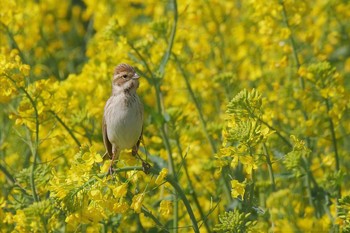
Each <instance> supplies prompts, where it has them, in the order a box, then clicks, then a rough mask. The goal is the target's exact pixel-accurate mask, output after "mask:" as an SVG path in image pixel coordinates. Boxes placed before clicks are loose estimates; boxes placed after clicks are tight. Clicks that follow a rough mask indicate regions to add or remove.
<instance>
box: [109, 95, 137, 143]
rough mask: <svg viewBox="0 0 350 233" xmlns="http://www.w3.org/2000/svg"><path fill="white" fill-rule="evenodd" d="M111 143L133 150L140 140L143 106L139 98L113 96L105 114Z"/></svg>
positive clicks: (134, 96) (135, 96) (133, 96)
mask: <svg viewBox="0 0 350 233" xmlns="http://www.w3.org/2000/svg"><path fill="white" fill-rule="evenodd" d="M104 116H105V120H106V127H107V136H108V139H109V141H110V142H111V143H112V144H113V145H114V146H116V147H118V148H119V149H129V148H132V147H133V146H134V145H135V144H136V143H137V141H138V140H139V138H140V135H141V132H142V124H143V106H142V104H141V102H140V99H139V98H138V96H137V95H136V94H135V95H131V96H125V95H119V96H112V97H110V98H109V100H108V101H107V103H106V106H105V112H104Z"/></svg>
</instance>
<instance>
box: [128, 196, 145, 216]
mask: <svg viewBox="0 0 350 233" xmlns="http://www.w3.org/2000/svg"><path fill="white" fill-rule="evenodd" d="M144 198H145V193H141V194H137V195H135V196H134V197H133V198H132V204H131V206H130V208H131V209H133V210H134V211H135V212H136V213H141V207H142V202H143V199H144Z"/></svg>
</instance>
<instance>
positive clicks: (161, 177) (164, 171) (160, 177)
mask: <svg viewBox="0 0 350 233" xmlns="http://www.w3.org/2000/svg"><path fill="white" fill-rule="evenodd" d="M167 174H168V169H167V168H163V169H162V170H161V171H160V173H159V175H158V176H157V179H156V181H155V183H156V184H157V185H160V184H161V183H163V180H164V178H165V177H166V175H167Z"/></svg>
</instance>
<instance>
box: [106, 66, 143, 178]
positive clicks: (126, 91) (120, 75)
mask: <svg viewBox="0 0 350 233" xmlns="http://www.w3.org/2000/svg"><path fill="white" fill-rule="evenodd" d="M139 78H140V76H139V75H138V74H137V73H136V70H135V69H134V67H132V66H130V65H128V64H125V63H122V64H119V65H118V66H116V67H115V69H114V74H113V79H112V94H111V96H110V97H109V99H108V100H107V102H106V104H105V107H104V113H103V123H102V135H103V142H104V145H105V148H106V154H108V156H109V158H110V159H111V164H110V167H109V172H110V173H111V174H112V173H113V163H114V161H115V160H118V159H119V155H120V152H121V151H122V150H124V149H132V155H134V156H135V155H138V150H139V146H140V142H141V140H142V133H143V115H144V109H143V104H142V102H141V101H140V98H139V96H138V95H137V93H136V91H137V89H138V87H139Z"/></svg>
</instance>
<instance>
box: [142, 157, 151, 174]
mask: <svg viewBox="0 0 350 233" xmlns="http://www.w3.org/2000/svg"><path fill="white" fill-rule="evenodd" d="M151 167H152V166H151V164H149V163H147V162H146V161H144V160H142V171H143V172H144V173H145V174H149V173H150V169H151Z"/></svg>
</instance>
